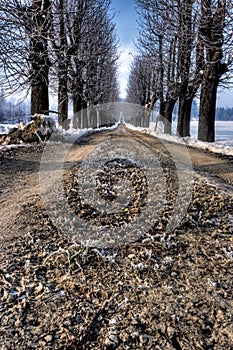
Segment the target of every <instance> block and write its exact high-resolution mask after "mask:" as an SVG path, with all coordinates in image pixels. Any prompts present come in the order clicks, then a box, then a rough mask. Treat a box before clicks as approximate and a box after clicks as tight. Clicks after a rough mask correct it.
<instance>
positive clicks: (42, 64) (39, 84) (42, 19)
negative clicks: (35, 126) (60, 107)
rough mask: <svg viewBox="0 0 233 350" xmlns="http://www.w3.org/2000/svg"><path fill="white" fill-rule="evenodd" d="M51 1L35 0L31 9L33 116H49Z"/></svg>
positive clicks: (29, 26) (29, 27)
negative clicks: (39, 114)
mask: <svg viewBox="0 0 233 350" xmlns="http://www.w3.org/2000/svg"><path fill="white" fill-rule="evenodd" d="M49 8H50V1H49V0H45V1H44V2H43V3H42V1H38V0H34V1H33V3H32V6H31V7H30V11H31V16H32V19H33V21H31V22H30V23H29V24H28V26H27V28H28V29H29V33H30V63H31V76H30V79H31V115H34V114H35V113H43V114H46V115H48V114H49V53H48V39H47V35H48V33H47V31H48V27H49V20H48V18H49Z"/></svg>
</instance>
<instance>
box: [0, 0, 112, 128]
mask: <svg viewBox="0 0 233 350" xmlns="http://www.w3.org/2000/svg"><path fill="white" fill-rule="evenodd" d="M110 2H111V1H110V0H43V1H42V0H26V1H25V0H1V3H0V87H1V88H2V89H3V90H4V92H6V93H7V94H12V93H22V92H23V93H25V92H26V93H27V92H30V95H31V114H32V115H33V114H35V113H44V114H49V92H50V91H53V92H55V93H56V94H57V106H58V108H57V109H58V121H59V123H60V125H63V126H66V121H67V118H68V103H69V101H72V103H73V111H74V116H76V118H75V120H74V124H76V125H78V123H79V116H80V113H81V112H82V111H84V110H85V109H86V108H87V107H91V106H96V105H98V104H102V103H106V102H110V101H116V100H117V98H118V82H117V59H118V53H117V45H118V43H117V38H116V33H115V25H114V23H113V17H112V15H111V14H110V11H109V7H110Z"/></svg>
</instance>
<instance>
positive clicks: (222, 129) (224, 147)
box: [127, 121, 233, 155]
mask: <svg viewBox="0 0 233 350" xmlns="http://www.w3.org/2000/svg"><path fill="white" fill-rule="evenodd" d="M127 127H128V128H130V129H132V130H138V131H140V130H143V131H144V132H145V128H135V127H134V126H132V125H130V124H127ZM162 129H163V128H162V127H161V128H160V127H159V128H158V129H157V131H156V132H155V131H154V130H155V123H150V127H149V129H146V131H147V132H148V133H149V134H150V135H152V136H156V137H158V136H159V137H160V138H161V139H164V140H167V141H172V142H177V143H182V144H187V145H190V146H193V147H196V148H201V149H205V150H209V151H212V152H215V153H221V154H226V155H233V122H220V121H217V122H216V129H215V131H216V142H213V143H207V142H201V141H198V140H197V130H198V121H192V122H191V127H190V132H191V137H185V138H180V137H177V136H175V133H176V123H173V126H172V129H173V135H172V136H170V135H164V134H163V130H162Z"/></svg>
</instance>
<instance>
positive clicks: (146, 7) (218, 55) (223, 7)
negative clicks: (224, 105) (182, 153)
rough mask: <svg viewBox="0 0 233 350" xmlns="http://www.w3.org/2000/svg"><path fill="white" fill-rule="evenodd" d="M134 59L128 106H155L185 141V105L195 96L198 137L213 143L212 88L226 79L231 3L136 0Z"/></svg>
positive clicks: (232, 53) (232, 33)
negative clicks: (174, 116)
mask: <svg viewBox="0 0 233 350" xmlns="http://www.w3.org/2000/svg"><path fill="white" fill-rule="evenodd" d="M136 3H137V8H138V13H139V27H140V29H139V39H138V47H139V49H140V55H138V56H136V57H135V58H134V62H133V65H132V69H131V74H130V77H129V84H128V101H129V102H133V103H140V104H142V105H146V106H147V107H148V108H149V109H153V108H154V105H155V103H156V102H157V101H159V104H160V115H162V116H164V117H165V132H166V133H170V132H171V123H172V113H173V110H174V106H175V104H176V103H177V102H178V103H179V111H178V126H177V133H178V134H179V135H180V136H190V115H191V106H192V102H193V100H194V98H195V97H196V96H197V94H200V110H199V127H198V138H199V140H202V141H208V142H213V141H214V139H215V113H216V98H217V89H218V87H219V85H220V84H226V83H227V82H229V81H230V78H232V75H231V73H232V63H233V26H232V19H233V11H232V10H233V3H232V1H231V0H230V1H228V0H197V1H195V0H182V1H180V0H153V1H152V0H136Z"/></svg>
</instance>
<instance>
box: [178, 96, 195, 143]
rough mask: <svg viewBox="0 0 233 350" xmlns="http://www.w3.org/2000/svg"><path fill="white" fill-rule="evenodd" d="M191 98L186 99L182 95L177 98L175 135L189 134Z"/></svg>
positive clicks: (184, 135) (183, 135)
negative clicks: (177, 109) (177, 110)
mask: <svg viewBox="0 0 233 350" xmlns="http://www.w3.org/2000/svg"><path fill="white" fill-rule="evenodd" d="M192 102H193V98H189V99H187V98H186V96H183V97H182V98H180V100H179V112H178V114H179V118H178V124H177V135H178V136H181V137H186V136H190V120H191V109H192Z"/></svg>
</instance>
